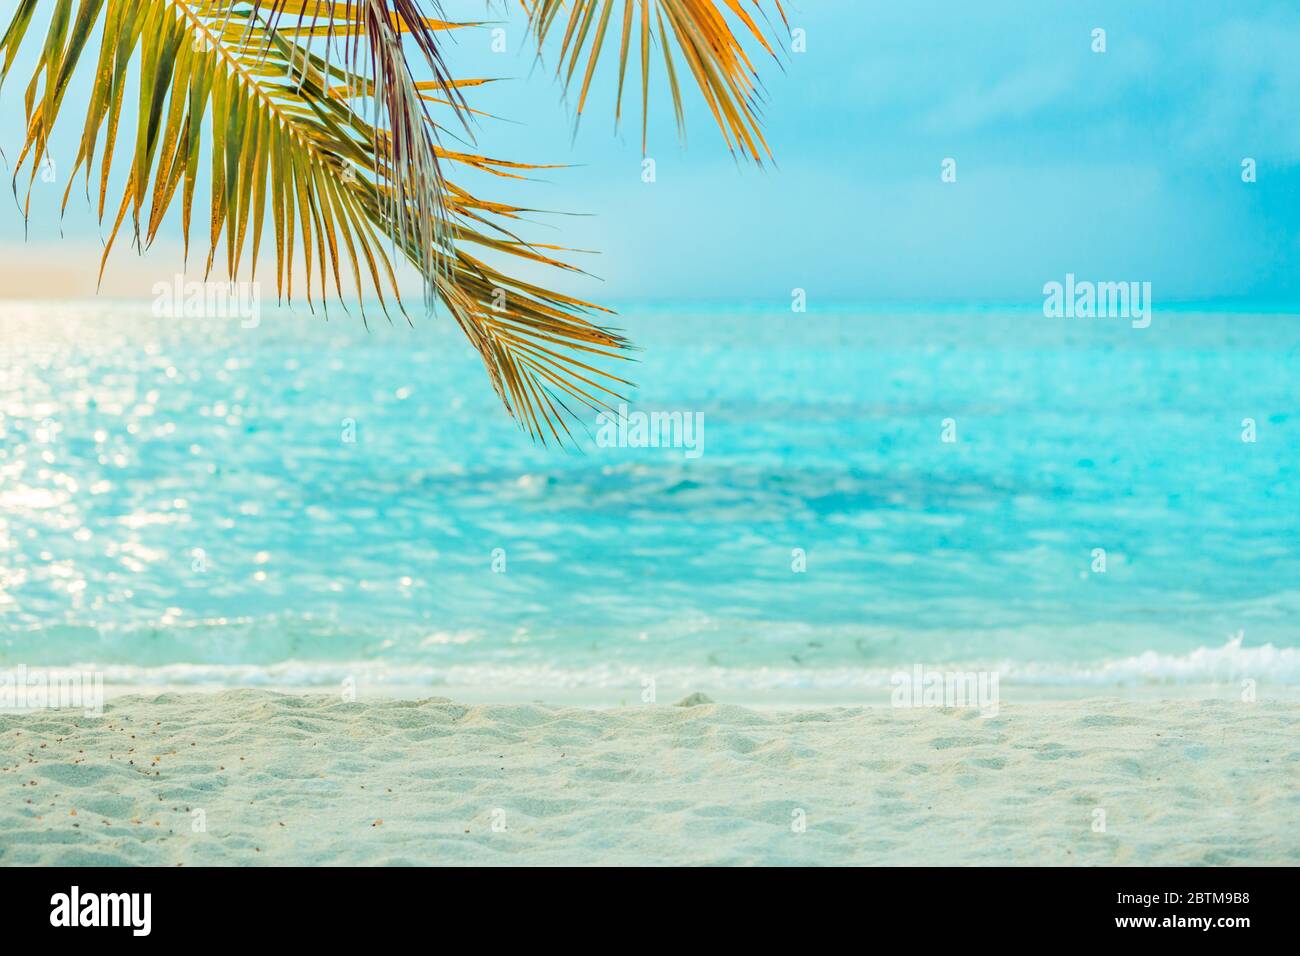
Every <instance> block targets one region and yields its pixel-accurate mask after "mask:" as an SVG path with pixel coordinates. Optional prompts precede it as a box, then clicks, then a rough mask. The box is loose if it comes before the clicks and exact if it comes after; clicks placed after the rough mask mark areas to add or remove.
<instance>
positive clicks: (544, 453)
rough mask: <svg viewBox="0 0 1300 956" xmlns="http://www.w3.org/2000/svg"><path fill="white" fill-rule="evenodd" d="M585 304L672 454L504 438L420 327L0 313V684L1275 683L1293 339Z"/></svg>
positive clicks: (785, 310) (1207, 325) (1276, 334)
mask: <svg viewBox="0 0 1300 956" xmlns="http://www.w3.org/2000/svg"><path fill="white" fill-rule="evenodd" d="M618 310H619V315H618V316H617V318H616V319H615V320H614V322H613V324H616V325H619V326H620V327H622V328H624V329H626V331H627V332H628V334H629V335H630V336H631V337H632V338H633V339H634V340H635V341H636V343H637V344H638V345H639V346H642V347H643V349H644V351H641V352H638V353H636V354H635V359H636V361H635V362H634V363H630V364H628V365H626V366H625V369H626V372H627V377H629V378H632V379H634V380H635V381H636V382H638V383H639V386H638V387H637V388H636V389H635V390H633V391H632V392H631V393H630V406H631V408H633V409H639V410H645V411H682V412H687V413H691V412H698V413H702V415H703V421H704V435H703V437H704V445H703V454H702V455H700V456H699V457H697V458H690V457H687V456H686V455H685V454H684V452H683V450H682V449H672V448H620V447H609V448H606V447H599V446H598V445H597V444H596V443H595V442H594V441H591V440H590V439H585V440H584V443H583V448H582V449H581V450H578V451H573V450H570V451H560V450H556V449H554V448H541V447H538V446H536V445H534V444H532V443H531V442H530V441H529V440H528V438H527V437H526V436H525V435H524V434H522V433H521V432H519V431H518V430H517V429H516V428H515V427H514V425H513V424H512V422H511V421H510V419H509V418H508V416H507V415H506V413H505V412H504V410H503V409H502V408H501V407H500V405H499V403H498V401H497V399H496V397H495V396H494V395H493V394H492V392H491V390H490V388H489V386H488V383H487V379H486V376H485V374H484V372H483V370H482V368H481V365H480V364H479V362H478V360H477V359H476V358H475V357H473V356H472V355H471V354H469V352H468V349H467V347H466V345H465V343H464V341H463V338H462V337H461V335H460V333H459V332H458V331H457V330H456V329H455V328H454V326H453V325H452V323H451V322H450V321H449V320H448V319H447V318H446V317H445V316H440V317H432V318H423V317H417V319H416V320H415V323H414V325H413V326H410V325H407V324H405V322H404V321H402V320H400V319H399V320H398V321H397V322H395V323H394V324H392V325H389V324H388V323H387V322H386V321H385V320H384V319H382V318H379V319H378V320H377V321H376V319H375V316H374V315H373V314H372V315H371V322H370V328H369V330H367V329H366V328H365V327H364V326H363V325H362V323H361V321H360V319H359V318H358V317H357V315H356V314H355V312H354V313H353V314H351V315H348V314H345V313H344V312H343V311H342V310H341V309H338V308H332V309H331V311H330V315H329V318H328V320H326V319H325V318H324V317H323V316H320V315H315V316H313V315H307V314H299V313H295V312H289V311H277V310H275V309H270V308H267V309H264V311H263V314H262V316H261V321H260V324H259V325H258V326H257V327H256V328H245V327H243V326H242V325H241V323H240V322H239V321H238V320H236V319H216V318H206V319H161V318H157V317H155V316H153V315H152V314H151V307H150V303H149V302H148V301H142V302H123V301H109V300H103V301H76V302H49V301H41V302H30V303H28V302H21V301H9V302H5V303H2V304H0V666H4V667H13V666H16V665H18V664H25V665H27V666H28V667H61V666H84V667H95V668H97V669H101V670H103V671H104V672H105V673H106V674H107V677H108V680H109V682H110V683H112V684H119V685H126V684H130V685H140V684H145V685H215V686H248V685H275V686H313V687H330V686H335V685H337V684H338V682H340V681H343V680H345V679H347V678H352V679H355V680H357V681H359V682H363V683H364V684H366V685H367V686H381V685H389V686H405V687H410V686H415V687H421V688H433V687H439V686H451V685H454V686H473V687H479V688H485V689H493V688H496V689H504V688H510V687H527V688H538V689H541V690H543V691H548V692H552V693H559V692H561V691H566V690H576V689H580V688H602V689H613V690H622V689H627V690H628V692H629V693H631V692H634V691H637V690H639V689H640V687H641V686H642V684H641V682H642V680H644V679H645V678H646V677H650V678H654V679H656V680H657V681H659V682H660V683H661V684H667V685H671V686H681V687H689V688H691V689H699V690H709V689H717V690H729V691H732V692H741V691H743V692H746V693H750V692H753V693H758V694H761V693H762V692H765V691H779V690H793V691H799V690H809V691H826V692H836V693H840V694H843V695H845V696H849V697H851V696H852V695H853V694H856V693H858V692H859V691H860V690H865V689H866V688H872V687H880V686H886V685H888V681H889V677H890V675H891V674H892V673H893V672H895V671H898V670H907V669H910V668H911V667H913V665H915V664H924V665H926V666H931V667H943V668H950V669H996V670H998V671H999V673H1000V674H1001V675H1002V678H1003V680H1009V681H1020V682H1025V683H1031V684H1038V685H1042V686H1044V687H1058V688H1076V689H1087V691H1088V692H1090V693H1091V692H1105V691H1108V690H1113V689H1118V688H1132V687H1142V686H1156V687H1170V686H1173V685H1190V684H1196V685H1205V684H1216V683H1219V684H1225V685H1228V684H1236V683H1237V682H1240V681H1241V680H1244V679H1247V678H1249V679H1252V680H1255V681H1257V682H1258V683H1259V686H1260V690H1259V692H1260V693H1261V694H1266V693H1268V692H1269V691H1270V690H1273V691H1284V690H1286V689H1288V688H1295V687H1298V686H1300V623H1298V622H1300V476H1298V475H1297V470H1298V468H1297V466H1298V465H1300V454H1298V449H1300V408H1297V383H1296V376H1295V367H1296V360H1297V348H1298V347H1300V316H1297V315H1296V314H1294V313H1289V312H1286V311H1273V312H1269V311H1262V310H1261V309H1260V308H1258V307H1257V306H1256V307H1253V308H1252V309H1250V310H1248V311H1233V310H1231V309H1229V308H1224V307H1222V306H1216V307H1214V309H1213V310H1202V309H1198V308H1196V307H1194V306H1183V307H1179V308H1177V309H1168V310H1164V309H1161V308H1160V306H1159V303H1158V302H1157V304H1156V308H1155V314H1154V318H1153V321H1152V324H1151V326H1150V327H1149V328H1146V329H1135V328H1132V327H1131V324H1130V323H1129V322H1128V321H1127V320H1124V319H1051V318H1046V317H1044V316H1043V314H1042V311H1041V310H1040V309H1037V308H1024V307H1002V306H997V305H988V306H980V307H957V306H945V307H934V308H931V307H922V306H917V305H906V306H899V307H888V306H882V305H873V306H871V307H864V306H855V305H853V304H851V303H841V304H836V305H825V304H813V305H811V306H810V308H809V311H808V312H806V313H794V312H792V311H791V310H790V306H789V303H788V302H776V303H768V304H765V305H755V304H744V303H736V304H729V305H720V304H717V303H712V304H708V305H692V304H690V303H672V304H669V303H656V304H646V303H638V302H624V303H621V304H618ZM948 419H950V420H951V422H950V423H949V432H950V433H951V432H953V431H954V430H955V437H956V440H955V441H951V442H946V441H944V440H943V433H944V429H945V420H948ZM1246 419H1252V420H1253V421H1254V423H1255V426H1254V427H1255V438H1256V440H1255V441H1254V442H1248V441H1243V430H1244V428H1245V427H1246V426H1245V425H1244V424H1243V423H1244V420H1246ZM585 426H586V428H588V429H589V430H590V431H591V432H592V433H593V434H594V433H595V429H596V423H595V416H594V413H593V414H591V415H588V416H586V418H585ZM348 438H354V439H355V440H347V439H348ZM498 549H499V550H498ZM796 549H798V550H796ZM1096 549H1102V550H1104V552H1105V555H1104V559H1105V570H1104V572H1101V571H1098V570H1097V568H1098V566H1099V565H1098V552H1097V550H1096ZM494 554H495V556H496V567H497V569H496V570H494ZM800 555H803V556H804V560H805V561H806V570H804V571H801V572H800V571H796V570H794V569H795V567H797V566H798V565H799V563H800V561H799V559H800ZM502 561H504V570H501V567H502Z"/></svg>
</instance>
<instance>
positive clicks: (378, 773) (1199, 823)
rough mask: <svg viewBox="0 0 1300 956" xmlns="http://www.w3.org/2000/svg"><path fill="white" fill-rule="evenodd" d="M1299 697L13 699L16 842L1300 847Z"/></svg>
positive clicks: (360, 854)
mask: <svg viewBox="0 0 1300 956" xmlns="http://www.w3.org/2000/svg"><path fill="white" fill-rule="evenodd" d="M1297 718H1300V703H1297V702H1295V701H1260V702H1256V703H1240V702H1235V701H1225V700H1165V701H1151V700H1140V701H1138V700H1074V701H1056V702H1050V701H1045V702H1038V703H1025V704H1018V705H1004V706H1003V707H1002V708H1001V711H1000V712H999V713H998V715H997V716H995V717H981V716H980V715H979V713H978V712H977V711H974V710H969V709H948V710H943V709H933V708H928V709H927V708H917V709H907V708H890V707H888V706H869V707H857V708H817V709H798V710H784V711H772V710H761V711H759V710H752V709H747V708H744V707H740V706H735V705H731V704H715V703H709V702H705V703H697V704H694V705H689V706H679V705H669V704H658V705H653V706H651V705H646V706H638V707H627V708H620V709H612V710H598V709H589V708H572V707H559V706H550V705H541V704H519V703H514V704H502V705H474V706H471V705H465V704H460V703H456V702H454V701H451V700H447V699H442V698H431V699H425V700H403V699H375V700H362V701H360V702H355V703H345V702H343V701H341V700H339V699H338V698H337V697H325V696H303V695H291V694H290V695H286V694H275V693H270V692H266V691H247V690H239V691H224V692H220V693H198V692H187V693H179V694H173V693H168V694H162V695H155V696H130V697H123V698H118V699H115V700H112V701H110V702H109V703H108V704H107V706H106V707H105V709H104V713H103V716H101V717H97V718H96V717H87V716H86V715H85V714H83V713H82V712H81V711H77V710H62V711H55V710H50V711H42V712H34V713H26V714H5V715H0V764H3V766H2V768H0V769H2V772H0V863H3V864H6V865H31V864H56V865H58V864H62V865H96V864H104V865H121V864H146V865H158V866H177V865H204V864H235V865H258V864H307V865H318V864H361V865H369V864H577V865H582V864H595V863H601V864H632V865H636V864H809V863H812V864H955V865H972V864H990V865H1003V864H1033V865H1039V864H1066V865H1070V864H1086V865H1091V864H1113V865H1138V864H1141V865H1160V864H1176V865H1178V864H1196V865H1205V864H1209V865H1216V864H1248V865H1250V864H1296V863H1300V840H1298V839H1297V835H1298V834H1300V796H1297V783H1298V782H1300V745H1298V743H1297V738H1296V734H1295V726H1296V720H1297Z"/></svg>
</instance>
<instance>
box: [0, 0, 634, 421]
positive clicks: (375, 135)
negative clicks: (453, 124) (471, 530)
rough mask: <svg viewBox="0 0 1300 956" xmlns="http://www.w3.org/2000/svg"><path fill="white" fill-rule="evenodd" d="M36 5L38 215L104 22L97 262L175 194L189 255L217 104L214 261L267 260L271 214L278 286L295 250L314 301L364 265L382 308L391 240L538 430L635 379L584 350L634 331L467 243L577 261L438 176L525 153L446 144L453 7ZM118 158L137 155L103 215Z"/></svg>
mask: <svg viewBox="0 0 1300 956" xmlns="http://www.w3.org/2000/svg"><path fill="white" fill-rule="evenodd" d="M41 6H42V7H43V8H45V9H48V10H49V11H50V22H49V27H48V29H47V32H46V37H45V41H44V45H43V47H42V49H41V52H40V56H39V58H38V60H37V66H36V69H35V71H34V74H33V76H32V80H31V82H30V84H29V85H28V87H27V90H26V93H25V96H24V105H25V110H26V123H27V130H26V137H25V141H24V143H23V147H22V150H21V154H20V156H19V158H18V162H17V164H16V169H15V174H14V183H15V191H17V184H18V177H19V176H20V175H21V173H22V171H23V168H24V166H25V165H27V164H28V163H29V162H30V166H31V169H30V175H31V180H30V181H29V184H28V198H27V199H26V200H25V201H24V206H23V209H24V213H25V214H26V212H27V211H28V208H29V203H30V193H31V183H32V182H34V180H35V176H36V174H37V166H38V163H39V162H40V159H41V158H42V157H44V156H45V155H46V153H47V150H48V146H49V143H50V135H51V131H52V129H53V127H54V124H55V122H56V120H57V118H58V116H59V115H60V112H61V107H62V105H63V99H64V96H65V94H66V92H67V89H68V84H69V80H70V77H71V76H72V74H73V72H74V71H75V69H76V67H77V65H78V62H79V61H80V59H81V58H82V56H83V54H84V53H85V50H86V48H87V46H88V45H89V42H90V39H91V37H92V35H93V33H94V30H95V28H96V25H97V24H100V25H101V35H100V46H99V52H98V57H97V62H96V64H95V73H94V82H93V86H92V90H91V94H90V99H89V103H88V105H87V110H86V116H85V120H84V127H83V132H82V137H81V140H80V144H79V147H78V152H77V157H76V161H75V164H74V168H73V173H72V175H73V176H76V174H77V173H78V172H79V171H80V170H81V169H82V168H83V167H84V171H85V183H86V191H87V194H88V195H89V194H90V192H91V188H92V183H93V185H94V187H95V191H96V193H97V198H98V209H99V215H100V219H101V220H104V219H105V214H106V212H109V213H110V217H109V220H108V221H110V222H111V228H110V230H109V233H108V236H107V239H106V243H105V250H104V255H103V259H102V260H101V264H100V270H101V275H102V273H103V269H104V266H105V264H106V263H107V260H108V256H109V253H110V251H111V249H112V247H113V244H114V242H115V240H116V238H117V236H118V234H119V231H120V230H121V227H122V226H123V224H124V222H125V221H126V217H127V214H128V212H129V213H130V215H131V222H132V231H133V235H134V239H135V242H136V244H137V246H139V247H140V248H142V249H143V248H145V247H147V246H148V245H150V244H151V243H152V242H153V240H154V238H155V237H156V235H157V233H158V230H159V227H160V225H161V223H162V222H163V220H164V217H165V214H166V213H167V211H168V210H169V208H171V206H172V204H173V201H174V199H175V198H176V197H177V195H178V194H179V197H180V206H181V224H182V231H183V236H184V242H185V250H186V255H187V257H188V254H189V246H190V231H191V224H192V220H193V204H194V197H195V192H196V186H197V179H198V175H199V169H200V165H201V163H200V157H201V154H202V152H203V147H204V139H205V136H204V133H205V128H207V127H205V121H206V122H207V124H208V126H210V134H209V135H208V136H207V139H208V140H210V143H209V149H210V156H211V172H210V176H211V182H210V189H209V192H210V197H211V208H210V214H209V224H208V252H207V260H206V271H207V272H209V273H210V272H211V270H212V269H213V267H214V263H215V260H216V257H217V255H218V251H219V250H220V248H221V247H222V245H223V244H224V251H225V272H226V274H227V276H228V278H229V279H230V280H231V281H234V280H235V279H236V277H237V275H238V274H239V273H240V270H241V262H244V261H245V259H244V255H245V249H246V246H248V245H250V244H251V251H250V254H249V260H248V261H250V262H251V270H252V272H253V276H254V277H255V276H256V268H257V261H258V258H259V251H260V243H261V239H262V235H263V229H264V221H265V219H266V218H267V217H268V215H269V218H270V219H271V222H272V229H273V233H274V237H275V251H274V256H273V258H274V261H275V267H276V288H277V292H278V293H279V295H280V297H281V298H282V299H283V300H286V301H292V299H293V292H294V290H293V284H294V274H295V263H297V262H301V264H302V266H303V273H302V274H303V277H304V279H305V285H306V298H307V301H308V302H309V303H312V302H313V301H314V300H315V299H316V297H318V296H319V297H320V298H321V300H322V301H325V299H326V298H327V297H328V296H329V295H330V293H329V290H328V285H329V284H330V283H331V282H332V285H333V293H334V295H335V297H337V298H338V299H340V300H345V301H346V300H347V299H349V298H352V297H353V296H352V294H351V293H345V291H344V288H343V281H344V275H345V273H349V272H350V274H351V278H352V279H353V281H354V284H355V289H354V290H351V292H352V293H354V294H355V298H356V300H357V301H361V300H362V299H363V298H364V297H365V292H366V287H367V286H366V283H367V282H368V283H369V288H371V289H373V291H374V293H375V294H376V295H377V296H378V297H379V299H380V303H381V305H383V306H384V307H385V311H386V310H387V302H386V291H387V292H391V294H392V296H393V298H394V300H395V302H396V303H397V304H398V305H399V306H400V303H401V294H400V291H399V288H398V281H397V278H396V275H395V270H394V260H393V259H391V258H390V256H389V254H388V252H387V251H386V249H387V248H391V249H393V250H395V251H396V252H397V253H398V254H400V255H401V256H402V257H404V258H405V259H407V260H408V261H409V262H410V263H411V264H413V265H414V266H415V268H416V269H417V270H418V271H419V272H420V274H421V276H422V277H423V279H424V281H425V284H426V290H427V294H428V295H429V296H430V298H431V299H435V300H437V301H441V302H442V303H444V304H445V305H446V306H447V307H448V309H449V311H450V312H451V314H452V316H453V318H454V319H455V320H456V322H457V323H458V324H459V325H460V327H461V328H462V329H463V330H464V332H465V334H466V336H467V337H468V338H469V340H470V342H471V344H472V345H473V346H474V347H475V348H476V349H477V350H478V351H479V353H480V354H481V356H482V358H483V361H484V364H485V366H486V368H487V371H488V375H489V378H490V380H491V382H492V385H493V387H494V388H495V390H496V391H497V393H498V395H499V396H500V397H501V399H502V400H503V402H504V403H505V405H506V407H507V408H508V409H509V411H510V412H511V413H512V414H513V415H514V416H515V417H516V419H517V420H518V421H519V422H520V424H521V425H522V426H523V427H524V428H525V429H526V430H527V431H528V432H529V433H530V434H531V435H533V437H534V438H536V439H538V440H541V441H543V442H545V441H547V440H548V438H550V439H554V440H556V441H564V440H565V439H566V438H567V437H568V430H567V426H566V424H565V422H564V415H565V414H572V413H573V409H572V407H571V404H570V403H577V404H580V405H586V406H588V407H593V408H596V407H608V397H612V396H615V395H616V392H615V391H614V390H613V388H616V387H617V386H618V385H619V384H620V383H621V384H626V383H623V382H622V380H621V379H619V378H617V377H616V376H614V375H612V374H611V373H609V372H605V371H601V370H599V369H598V368H596V367H594V366H592V365H591V364H590V362H589V359H591V358H595V357H601V358H612V357H617V356H618V354H619V352H620V350H622V349H623V348H625V347H626V344H627V343H626V342H625V340H624V339H623V338H622V337H621V336H619V335H618V334H617V333H615V332H613V331H611V330H608V329H604V328H601V327H599V326H597V325H596V324H595V323H594V322H592V321H591V319H590V318H589V316H592V315H594V314H595V313H598V312H603V311H605V310H600V309H598V308H597V307H595V306H592V305H590V304H589V303H586V302H582V301H580V300H577V299H574V298H571V297H568V296H564V295H561V294H558V293H554V292H549V291H547V290H545V289H542V288H540V287H537V286H534V285H532V284H530V283H526V282H522V281H519V280H515V279H512V278H511V277H509V276H507V275H505V274H503V273H502V272H500V271H498V270H496V269H494V268H492V267H490V266H489V265H487V264H486V263H485V262H483V261H481V260H480V259H479V258H478V257H477V256H474V255H471V254H470V253H469V252H468V251H467V248H472V247H474V246H478V247H480V248H483V249H487V250H491V251H494V252H497V253H506V254H508V255H510V256H513V257H516V258H518V259H522V260H528V261H534V262H542V263H546V264H549V265H554V266H558V267H561V268H568V267H567V266H565V265H564V264H563V263H562V262H561V261H560V260H558V259H557V258H554V257H553V256H552V255H551V254H550V253H551V252H552V251H553V250H551V249H549V248H548V247H543V246H537V245H530V244H528V243H525V242H523V241H522V240H520V239H519V238H518V237H516V236H515V235H514V234H513V233H512V232H511V231H510V229H509V227H508V223H509V222H510V221H511V220H512V219H514V218H516V217H517V215H518V214H519V213H521V212H523V210H520V209H517V208H515V207H513V206H509V205H505V204H500V203H491V202H486V201H482V200H479V199H477V198H475V197H473V196H472V195H470V194H469V193H468V192H467V191H465V190H463V189H460V188H459V187H456V186H455V185H454V184H452V183H450V182H447V181H446V180H445V178H444V177H443V175H442V169H441V164H442V163H443V162H451V163H456V164H465V165H468V166H471V167H473V168H477V169H480V170H484V169H486V170H491V171H496V172H498V173H500V174H502V175H513V174H514V173H512V172H510V171H511V170H519V169H526V168H529V167H527V165H526V164H510V163H504V162H500V161H496V160H491V159H488V158H487V157H482V156H475V155H472V154H469V153H452V152H448V151H446V150H443V149H442V148H441V147H440V146H438V144H437V143H436V141H435V138H436V130H437V126H436V125H435V124H434V123H433V121H432V120H431V119H430V117H429V116H428V114H427V112H426V109H425V99H424V97H426V96H429V95H433V96H434V97H435V98H436V99H438V100H442V101H446V102H447V103H449V104H451V105H452V106H453V107H454V108H456V109H457V110H458V112H459V111H460V110H461V108H462V107H463V105H464V101H463V99H462V93H461V88H462V87H461V85H459V84H458V83H457V82H456V81H455V80H453V79H452V78H451V77H450V76H448V75H447V73H446V71H445V68H444V67H443V66H442V65H441V58H440V57H439V55H438V50H437V44H436V41H435V35H436V33H437V32H439V31H441V30H445V29H451V28H453V27H454V26H456V25H455V24H450V23H448V22H447V21H443V20H438V19H434V18H429V17H425V16H423V14H422V13H421V12H420V10H419V7H418V5H417V4H416V3H415V2H413V0H392V2H391V3H390V2H386V0H348V2H336V3H329V2H325V0H242V2H241V0H75V3H74V0H43V2H42V4H41ZM36 9H37V0H20V2H19V6H18V9H17V11H16V13H15V15H14V17H13V19H12V20H11V23H10V26H9V28H8V29H7V31H6V32H5V34H4V36H3V38H2V39H0V50H2V51H3V57H4V59H3V64H2V65H0V84H2V83H3V80H4V78H5V77H6V76H7V75H8V72H9V69H10V67H11V66H12V64H13V62H14V59H15V56H16V53H17V51H18V49H19V47H20V46H21V44H22V43H23V40H24V37H25V36H26V34H27V33H28V31H29V27H30V25H31V23H32V20H33V14H34V13H35V11H36ZM403 36H406V37H413V38H415V39H414V42H415V43H416V45H417V47H418V48H419V49H420V50H421V51H422V53H423V56H424V59H425V61H426V66H428V67H429V68H430V69H431V70H432V72H433V74H434V79H433V80H432V81H423V82H417V81H416V80H415V79H414V77H413V76H412V74H411V71H410V70H409V68H408V66H407V63H406V60H405V58H404V54H403V52H402V41H401V37H403ZM363 40H364V41H365V47H364V50H363V47H362V41H363ZM336 54H338V56H337V58H336ZM137 62H138V66H139V68H138V77H139V102H138V107H137V109H138V114H137V117H136V135H135V141H134V143H132V144H121V145H119V144H118V142H117V140H118V129H119V122H120V120H121V116H122V111H123V108H124V99H125V91H126V88H127V85H128V83H127V81H128V78H129V76H130V75H131V72H132V70H133V68H134V65H135V64H136V63H137ZM340 89H341V90H342V92H341V93H340ZM97 155H98V156H99V160H98V174H97V175H96V173H95V171H94V169H93V167H94V166H95V165H96V157H97ZM118 158H122V159H124V160H125V161H126V162H127V163H128V164H129V165H128V167H127V169H126V183H125V185H124V186H123V187H122V191H121V195H120V198H118V199H117V201H116V212H115V213H111V209H112V205H110V204H109V196H110V179H111V174H112V172H113V166H114V163H115V161H116V160H117V159H118ZM71 178H72V177H70V181H69V185H68V190H67V191H66V192H65V194H64V205H65V206H66V204H67V202H68V198H69V194H70V191H71V187H72V183H71ZM118 178H119V179H120V178H121V177H120V176H119V177H118ZM223 237H224V243H223V242H222V239H223ZM313 273H315V275H314V276H313ZM314 285H315V287H314ZM363 316H364V311H363ZM611 386H613V388H612V387H611Z"/></svg>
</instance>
